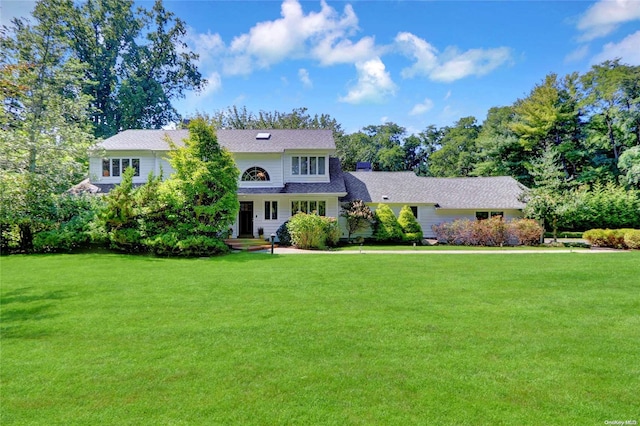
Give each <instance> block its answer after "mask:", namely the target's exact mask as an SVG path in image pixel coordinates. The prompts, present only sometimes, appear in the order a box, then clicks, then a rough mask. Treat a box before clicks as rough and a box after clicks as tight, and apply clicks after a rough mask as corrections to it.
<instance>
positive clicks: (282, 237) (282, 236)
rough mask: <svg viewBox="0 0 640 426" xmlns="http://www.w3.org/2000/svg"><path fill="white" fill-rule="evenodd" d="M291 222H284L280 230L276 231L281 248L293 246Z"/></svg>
mask: <svg viewBox="0 0 640 426" xmlns="http://www.w3.org/2000/svg"><path fill="white" fill-rule="evenodd" d="M288 225H289V221H288V220H287V221H286V222H284V223H283V224H282V225H280V227H279V228H278V230H277V231H276V235H277V236H278V244H279V245H281V246H285V247H287V246H290V245H291V234H290V233H289V226H288Z"/></svg>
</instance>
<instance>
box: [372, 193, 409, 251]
mask: <svg viewBox="0 0 640 426" xmlns="http://www.w3.org/2000/svg"><path fill="white" fill-rule="evenodd" d="M375 218H376V226H375V230H374V232H373V237H374V238H375V239H376V240H378V241H385V242H386V241H402V237H403V234H402V228H401V227H400V224H399V223H398V219H397V218H396V215H395V214H394V213H393V210H391V208H390V207H389V206H388V205H386V204H383V203H381V204H378V208H377V209H376V211H375Z"/></svg>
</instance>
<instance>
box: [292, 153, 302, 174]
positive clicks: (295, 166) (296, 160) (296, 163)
mask: <svg viewBox="0 0 640 426" xmlns="http://www.w3.org/2000/svg"><path fill="white" fill-rule="evenodd" d="M291 174H292V175H299V174H300V157H291Z"/></svg>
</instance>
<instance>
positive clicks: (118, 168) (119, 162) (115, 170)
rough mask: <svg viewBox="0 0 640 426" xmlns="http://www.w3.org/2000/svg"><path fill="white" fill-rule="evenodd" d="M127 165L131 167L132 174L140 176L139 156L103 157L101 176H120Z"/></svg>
mask: <svg viewBox="0 0 640 426" xmlns="http://www.w3.org/2000/svg"><path fill="white" fill-rule="evenodd" d="M127 167H133V170H134V172H133V175H134V176H140V159H139V158H105V159H103V160H102V176H104V177H110V176H113V177H117V176H120V175H121V174H122V173H123V172H124V171H125V170H126V169H127Z"/></svg>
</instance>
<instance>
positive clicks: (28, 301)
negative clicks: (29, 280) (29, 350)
mask: <svg viewBox="0 0 640 426" xmlns="http://www.w3.org/2000/svg"><path fill="white" fill-rule="evenodd" d="M69 297H71V296H69V295H68V294H67V293H65V292H64V291H49V292H45V293H41V294H34V293H32V288H31V287H25V288H20V289H17V290H14V291H11V292H8V293H5V294H3V295H2V296H0V336H2V338H36V337H43V336H46V335H48V332H47V331H46V329H37V328H38V327H36V325H37V323H36V321H42V320H48V319H51V318H55V317H57V316H59V315H60V314H57V313H53V312H51V310H52V308H54V307H55V306H56V304H55V303H52V302H51V301H55V300H63V299H67V298H69ZM47 302H48V303H47Z"/></svg>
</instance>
